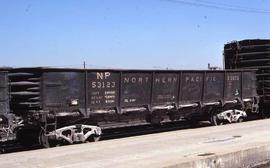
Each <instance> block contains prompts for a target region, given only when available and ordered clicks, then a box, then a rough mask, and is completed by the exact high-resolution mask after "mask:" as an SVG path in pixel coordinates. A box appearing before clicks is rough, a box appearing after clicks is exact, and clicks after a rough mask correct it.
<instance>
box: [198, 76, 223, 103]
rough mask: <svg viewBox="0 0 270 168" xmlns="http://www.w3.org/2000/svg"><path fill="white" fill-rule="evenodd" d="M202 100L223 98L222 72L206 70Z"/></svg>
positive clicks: (208, 100) (209, 100)
mask: <svg viewBox="0 0 270 168" xmlns="http://www.w3.org/2000/svg"><path fill="white" fill-rule="evenodd" d="M204 82H205V83H204V94H203V95H204V97H203V100H204V102H211V101H219V100H222V99H223V89H224V73H222V72H207V73H206V74H205V79H204Z"/></svg>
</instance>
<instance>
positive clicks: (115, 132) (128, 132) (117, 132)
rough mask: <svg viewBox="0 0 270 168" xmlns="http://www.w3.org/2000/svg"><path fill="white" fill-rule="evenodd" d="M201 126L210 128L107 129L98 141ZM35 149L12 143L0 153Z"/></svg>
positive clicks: (178, 124) (185, 125) (165, 125)
mask: <svg viewBox="0 0 270 168" xmlns="http://www.w3.org/2000/svg"><path fill="white" fill-rule="evenodd" d="M202 126H203V127H205V126H210V124H207V123H203V124H200V125H198V126H192V125H190V124H188V122H185V121H180V122H174V123H163V124H162V125H157V126H153V125H150V124H149V125H141V126H133V127H126V128H115V129H107V130H104V131H103V134H102V137H101V139H100V140H101V141H104V140H109V139H116V138H125V137H131V136H139V135H146V134H153V133H161V132H167V131H175V130H180V129H187V128H197V127H202ZM37 149H42V147H41V146H40V145H34V146H32V147H29V148H25V147H23V146H21V145H20V144H19V143H18V142H16V141H13V142H9V143H6V144H3V145H2V146H1V148H0V153H1V154H6V153H13V152H22V151H29V150H37Z"/></svg>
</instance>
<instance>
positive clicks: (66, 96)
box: [42, 72, 85, 112]
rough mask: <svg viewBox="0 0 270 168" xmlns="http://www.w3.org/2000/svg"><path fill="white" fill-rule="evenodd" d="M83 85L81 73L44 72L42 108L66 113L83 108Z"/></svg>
mask: <svg viewBox="0 0 270 168" xmlns="http://www.w3.org/2000/svg"><path fill="white" fill-rule="evenodd" d="M84 85H85V74H84V73H83V72H44V73H43V91H42V93H43V108H44V109H45V110H53V111H66V112H70V111H72V110H74V109H79V108H84V106H85V89H84V88H85V87H84Z"/></svg>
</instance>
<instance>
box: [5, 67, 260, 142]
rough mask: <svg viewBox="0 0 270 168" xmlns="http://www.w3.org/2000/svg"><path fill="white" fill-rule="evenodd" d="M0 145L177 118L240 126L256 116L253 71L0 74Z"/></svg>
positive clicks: (89, 137)
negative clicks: (249, 116)
mask: <svg viewBox="0 0 270 168" xmlns="http://www.w3.org/2000/svg"><path fill="white" fill-rule="evenodd" d="M0 77H1V81H0V96H1V97H0V100H1V102H0V105H1V106H0V114H1V115H0V121H1V127H0V130H1V134H0V135H1V137H0V141H2V142H3V141H8V140H9V139H14V137H15V139H16V140H17V141H19V142H20V143H21V144H23V145H25V146H30V145H32V144H35V143H37V142H39V143H40V144H41V145H43V146H45V147H50V146H55V145H57V144H73V143H82V142H88V141H96V140H98V139H99V138H100V136H101V134H102V130H105V129H111V128H120V127H129V126H136V125H144V124H149V123H150V124H154V125H156V124H161V123H163V122H173V121H177V120H188V121H190V122H194V121H202V120H209V121H211V123H212V124H213V125H219V124H223V123H225V122H227V123H231V122H241V121H242V120H243V119H244V118H245V117H246V116H247V115H249V114H251V113H258V102H259V100H258V96H257V92H256V75H255V72H254V71H252V70H227V71H223V70H214V71H209V70H207V71H203V70H183V71H178V70H112V69H54V68H14V69H10V70H9V71H8V73H7V72H0Z"/></svg>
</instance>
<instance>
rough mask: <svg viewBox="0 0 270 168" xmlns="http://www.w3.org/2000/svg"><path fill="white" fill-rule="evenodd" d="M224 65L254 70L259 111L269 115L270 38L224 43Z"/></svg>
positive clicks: (230, 67) (229, 67) (231, 67)
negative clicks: (258, 97) (259, 101)
mask: <svg viewBox="0 0 270 168" xmlns="http://www.w3.org/2000/svg"><path fill="white" fill-rule="evenodd" d="M224 67H225V69H254V70H256V77H257V84H258V89H257V92H258V95H259V96H260V100H261V103H260V111H261V113H262V114H263V115H266V116H270V113H269V110H270V39H247V40H241V41H233V42H230V43H228V44H225V46H224Z"/></svg>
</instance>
